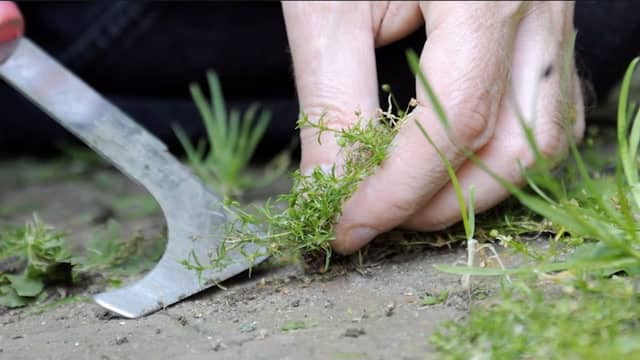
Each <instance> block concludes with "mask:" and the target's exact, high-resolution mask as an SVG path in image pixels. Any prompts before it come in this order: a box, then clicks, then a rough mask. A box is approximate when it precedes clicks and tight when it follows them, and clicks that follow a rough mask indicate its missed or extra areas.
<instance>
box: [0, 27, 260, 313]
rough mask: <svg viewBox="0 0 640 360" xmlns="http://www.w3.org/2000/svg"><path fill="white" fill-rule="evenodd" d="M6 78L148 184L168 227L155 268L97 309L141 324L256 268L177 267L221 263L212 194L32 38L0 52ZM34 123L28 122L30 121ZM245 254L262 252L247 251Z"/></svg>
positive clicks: (104, 296)
mask: <svg viewBox="0 0 640 360" xmlns="http://www.w3.org/2000/svg"><path fill="white" fill-rule="evenodd" d="M8 49H11V55H10V56H9V57H8V59H6V61H4V62H2V63H0V77H1V78H2V79H4V80H5V81H7V82H8V83H9V84H11V85H12V86H13V87H15V88H16V89H17V90H19V91H20V92H22V93H23V94H24V95H25V96H26V97H27V98H28V99H29V100H31V102H33V103H34V104H36V105H37V106H38V107H39V108H40V109H42V110H43V111H45V112H46V113H47V114H48V115H49V116H51V117H52V118H53V119H55V120H56V121H58V122H59V123H60V124H61V125H62V126H64V127H65V128H67V129H68V130H69V131H70V132H72V133H73V134H75V135H76V136H78V137H79V138H80V139H82V140H83V141H84V142H85V143H86V144H87V145H88V146H90V147H91V148H93V149H94V150H95V151H97V152H98V153H100V154H101V155H102V156H103V157H104V158H106V159H107V160H108V161H110V162H111V163H112V164H113V165H115V166H116V167H117V168H118V169H120V170H121V171H122V172H123V173H125V174H126V175H128V176H129V177H130V178H132V179H134V180H136V181H137V182H139V183H140V184H142V185H143V186H144V187H145V188H146V189H147V190H148V191H149V192H150V193H151V194H152V195H153V197H154V198H155V199H156V200H157V201H158V203H159V204H160V207H161V208H162V210H163V212H164V215H165V217H166V221H167V228H168V241H167V247H166V250H165V253H164V255H163V256H162V258H161V260H160V262H159V263H158V264H157V265H156V267H155V268H154V269H153V270H151V271H150V272H149V273H148V274H147V275H146V276H145V277H144V278H142V279H141V280H140V281H138V282H136V283H134V284H131V285H129V286H126V287H124V288H121V289H117V290H114V291H109V292H105V293H101V294H98V295H96V296H95V301H96V302H97V303H98V304H100V305H101V306H103V307H105V308H107V309H109V310H111V311H114V312H116V313H118V314H121V315H122V316H125V317H129V318H136V317H140V316H143V315H146V314H149V313H151V312H154V311H156V310H158V309H161V308H163V307H166V306H168V305H171V304H173V303H175V302H177V301H180V300H181V299H184V298H185V297H187V296H189V295H192V294H195V293H197V292H199V291H201V290H204V289H206V288H208V287H210V286H212V285H215V283H216V282H219V281H223V280H225V279H228V278H230V277H232V276H234V275H236V274H238V273H240V272H242V271H244V270H246V269H248V268H249V267H250V266H253V265H256V264H257V263H259V262H261V261H262V260H264V259H265V257H260V258H258V259H257V260H256V261H255V262H254V263H253V264H250V263H249V262H248V260H247V259H246V258H245V257H244V256H242V255H240V254H231V257H232V259H233V261H231V262H230V265H229V266H227V267H225V268H224V269H221V270H216V271H212V270H211V271H207V272H205V273H203V274H202V275H203V277H202V278H199V277H198V276H197V274H196V272H195V271H193V270H188V269H186V268H185V267H184V266H183V265H181V264H180V263H179V261H181V260H184V259H189V258H190V257H191V256H192V255H195V256H196V257H198V258H199V259H200V260H201V261H206V260H208V259H209V258H210V257H211V256H213V255H215V249H216V246H217V245H218V244H219V243H220V241H221V240H222V239H223V236H224V224H225V223H226V222H228V221H230V215H229V214H227V213H225V210H224V209H223V207H222V203H221V200H220V198H219V197H218V196H216V195H214V194H212V193H211V192H210V191H209V190H208V189H207V188H206V187H205V185H203V184H202V183H201V182H200V181H199V180H198V179H197V178H196V177H195V176H194V175H193V174H192V173H191V172H190V171H189V170H188V169H187V168H186V167H185V166H183V165H182V164H181V163H180V162H179V161H178V160H176V159H175V158H174V157H173V156H172V155H171V154H170V153H169V152H168V150H167V148H166V146H165V145H164V144H163V143H162V142H161V141H160V140H158V139H157V138H156V137H154V136H153V135H151V134H150V133H149V132H148V131H146V130H145V129H144V128H142V127H141V126H140V125H138V124H137V123H136V122H135V121H133V120H132V119H131V118H129V117H128V116H127V115H126V114H125V113H123V112H122V111H120V110H119V109H118V108H116V107H115V106H114V105H113V104H111V103H110V102H109V101H107V100H106V99H105V98H104V97H102V96H101V95H100V94H99V93H97V92H96V91H95V90H94V89H92V88H91V87H90V86H89V85H87V84H86V83H84V82H83V81H82V80H80V79H79V78H78V77H76V76H75V75H74V74H73V73H71V72H70V71H69V70H67V69H66V68H64V67H63V66H62V65H61V64H59V63H58V62H57V61H56V60H55V59H53V58H52V57H50V56H49V55H48V54H46V53H45V52H44V51H43V50H41V49H40V48H39V47H38V46H36V45H35V44H34V43H33V42H31V41H30V40H29V39H27V38H20V39H17V40H14V41H13V42H10V43H5V44H1V45H0V54H1V53H3V52H4V53H7V52H9V50H8ZM25 121H28V119H25ZM245 250H246V251H252V252H255V251H258V250H259V249H257V248H247V249H245Z"/></svg>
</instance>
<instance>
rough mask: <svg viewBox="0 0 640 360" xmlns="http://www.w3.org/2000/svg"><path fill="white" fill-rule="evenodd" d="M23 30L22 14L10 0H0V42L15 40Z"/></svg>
mask: <svg viewBox="0 0 640 360" xmlns="http://www.w3.org/2000/svg"><path fill="white" fill-rule="evenodd" d="M23 32H24V20H23V19H22V14H20V10H18V7H17V6H16V4H15V3H13V2H12V1H0V44H1V43H4V42H9V41H12V40H15V39H17V38H19V37H20V36H22V33H23Z"/></svg>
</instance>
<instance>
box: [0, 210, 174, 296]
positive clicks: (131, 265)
mask: <svg viewBox="0 0 640 360" xmlns="http://www.w3.org/2000/svg"><path fill="white" fill-rule="evenodd" d="M66 236H67V234H65V233H63V232H60V231H57V230H56V229H54V228H53V227H51V226H49V225H46V224H44V223H43V222H42V221H41V220H40V219H39V218H38V216H36V215H34V216H33V219H32V220H31V221H29V222H27V223H26V224H25V225H24V226H22V227H16V228H14V229H7V230H4V231H2V232H0V308H2V307H4V308H20V307H24V306H27V305H37V307H38V306H39V307H42V308H46V307H50V306H52V304H61V303H65V302H69V301H76V300H83V299H84V298H85V297H84V296H81V295H78V294H72V293H71V292H69V291H68V290H71V289H72V288H73V286H74V285H78V284H86V283H87V281H89V282H90V283H92V284H94V285H98V286H112V287H114V286H115V287H117V286H119V285H120V284H121V280H120V279H121V277H123V276H128V275H132V274H136V273H140V272H142V271H145V270H148V269H150V268H151V267H152V266H153V265H154V264H155V263H156V262H157V261H158V260H159V258H160V256H161V255H162V250H163V244H162V243H161V242H153V246H149V245H148V244H144V242H145V241H144V240H145V239H144V238H142V237H141V236H136V237H134V238H133V239H131V240H128V241H124V240H123V239H124V238H123V237H122V233H121V230H120V226H119V225H118V224H117V223H116V222H115V221H110V222H109V223H108V224H107V225H106V227H105V228H104V229H102V230H99V231H96V232H95V233H94V235H93V236H92V238H91V239H90V240H89V242H88V244H87V249H86V252H85V253H84V254H82V255H74V254H72V253H71V251H70V250H69V249H68V246H67V243H66ZM54 287H56V288H58V289H63V290H61V291H58V293H55V292H52V291H48V290H49V289H52V288H54Z"/></svg>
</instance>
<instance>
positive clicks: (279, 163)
mask: <svg viewBox="0 0 640 360" xmlns="http://www.w3.org/2000/svg"><path fill="white" fill-rule="evenodd" d="M207 80H208V83H209V92H210V97H211V100H210V101H207V99H206V98H205V95H204V93H203V92H202V89H201V88H200V86H198V84H195V83H193V84H191V85H190V87H189V88H190V90H191V95H192V97H193V100H194V102H195V104H196V106H197V108H198V111H199V112H200V115H201V116H202V119H203V122H204V125H205V128H206V132H207V140H208V141H205V140H200V141H199V142H198V143H197V144H195V145H194V144H193V143H192V142H191V141H190V140H189V138H188V136H187V134H186V133H185V132H184V130H182V129H181V128H180V127H178V126H176V127H175V128H174V131H175V133H176V136H177V137H178V140H179V141H180V143H181V144H182V146H183V148H184V150H185V152H186V155H187V159H188V161H189V164H190V165H191V167H192V168H193V169H194V171H195V172H196V174H197V175H198V176H200V177H201V178H202V179H203V180H204V181H205V182H206V183H207V184H209V185H210V186H212V188H213V189H214V190H215V191H218V192H220V193H222V194H223V195H225V196H229V197H235V196H239V195H241V194H242V193H243V192H244V191H245V190H247V189H251V188H255V187H262V186H266V185H268V184H270V183H272V182H273V181H274V180H275V179H277V178H278V177H280V176H281V175H282V174H283V173H284V172H285V171H286V170H287V169H288V167H289V154H288V152H287V151H285V152H283V153H281V154H280V155H278V156H276V157H275V158H274V159H273V160H272V161H271V163H270V165H268V166H267V168H266V169H267V171H265V173H264V174H263V176H255V175H251V174H249V173H248V172H247V166H248V165H249V162H250V161H251V158H252V157H253V154H254V152H255V150H256V147H257V146H258V144H259V143H260V140H262V137H263V136H264V133H265V131H266V129H267V126H268V125H269V121H270V119H271V113H270V112H269V111H268V110H262V111H260V112H259V113H258V106H257V105H252V106H251V107H249V108H248V109H247V110H246V111H245V112H244V114H240V112H239V111H237V110H231V111H229V112H227V109H226V105H225V102H224V98H223V94H222V88H221V86H220V80H219V79H218V76H217V75H216V73H215V72H213V71H209V72H207Z"/></svg>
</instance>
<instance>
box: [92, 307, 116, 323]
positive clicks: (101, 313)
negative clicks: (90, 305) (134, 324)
mask: <svg viewBox="0 0 640 360" xmlns="http://www.w3.org/2000/svg"><path fill="white" fill-rule="evenodd" d="M95 315H96V319H99V320H111V319H113V318H116V317H118V315H116V314H114V313H112V312H111V311H109V310H107V309H98V310H96V312H95Z"/></svg>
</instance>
